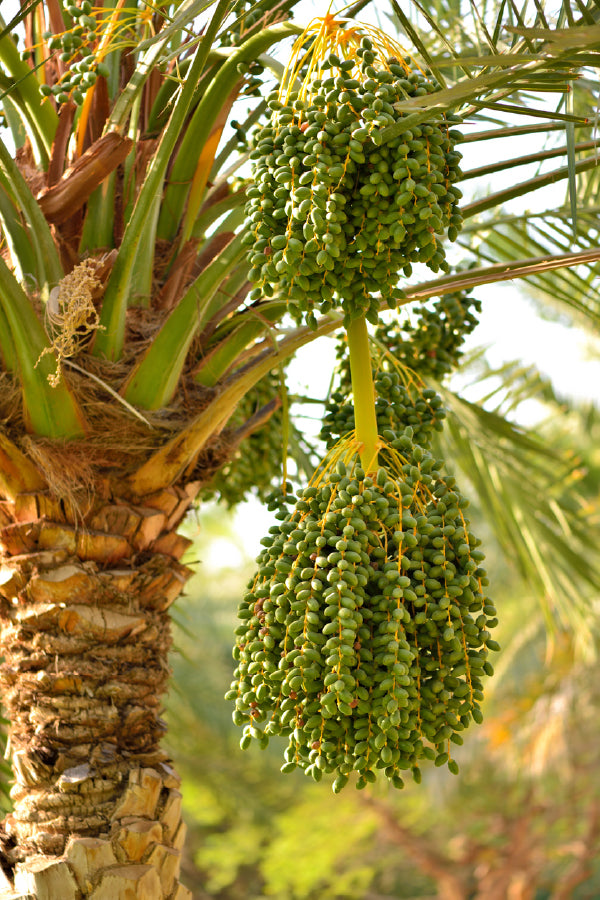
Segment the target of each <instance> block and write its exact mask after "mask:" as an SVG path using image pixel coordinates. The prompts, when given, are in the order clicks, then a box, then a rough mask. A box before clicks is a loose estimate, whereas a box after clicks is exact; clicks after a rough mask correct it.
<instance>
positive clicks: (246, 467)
mask: <svg viewBox="0 0 600 900" xmlns="http://www.w3.org/2000/svg"><path fill="white" fill-rule="evenodd" d="M282 390H285V386H284V385H283V383H282V377H281V373H280V372H279V371H278V370H277V371H274V372H271V373H269V375H267V376H266V377H265V378H263V379H262V380H261V381H259V382H258V384H257V385H256V386H255V388H254V390H252V391H250V392H249V393H248V394H246V395H245V396H244V398H243V400H242V401H241V402H240V404H239V406H238V408H237V410H236V412H235V415H234V416H233V417H232V419H231V421H230V423H229V427H230V428H233V429H234V432H235V429H236V427H237V428H243V427H244V425H245V423H246V422H247V421H248V420H249V419H251V417H252V416H253V415H255V414H256V413H260V412H261V411H262V410H265V409H267V408H268V407H269V406H270V405H274V406H275V410H274V412H272V413H271V415H270V416H269V418H268V419H267V421H266V422H265V423H264V424H263V425H261V427H259V428H257V429H256V430H255V431H253V432H252V433H251V434H249V435H248V437H246V438H245V439H244V440H243V441H242V443H241V445H240V448H239V450H238V451H237V452H236V453H235V455H234V456H233V457H232V459H231V460H230V461H229V462H228V463H227V464H226V465H225V466H224V467H222V468H220V469H219V470H218V471H217V472H216V474H215V476H214V478H213V479H212V480H211V481H210V482H209V483H208V484H207V485H206V487H205V488H204V489H203V490H202V491H201V493H200V498H201V499H202V500H210V499H212V498H214V497H218V499H219V501H220V502H222V503H225V504H226V505H227V506H229V507H231V506H235V505H236V504H238V503H242V502H243V501H244V500H247V499H248V498H249V497H250V496H255V497H258V499H259V500H261V501H267V499H268V498H269V497H270V495H271V494H272V492H273V488H274V482H275V481H276V480H277V478H278V476H279V480H281V470H282V463H283V450H282V438H281V436H282V434H283V433H284V431H285V429H286V427H287V430H288V444H289V445H291V448H292V456H293V455H294V454H293V449H294V448H296V447H300V448H302V446H303V437H302V435H301V434H300V432H299V431H298V429H297V428H296V426H295V425H294V423H293V422H289V421H288V422H287V423H286V422H285V417H286V415H287V412H284V407H283V403H281V402H279V400H280V397H281V394H282ZM234 436H235V434H234Z"/></svg>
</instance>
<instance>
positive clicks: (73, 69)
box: [40, 0, 110, 106]
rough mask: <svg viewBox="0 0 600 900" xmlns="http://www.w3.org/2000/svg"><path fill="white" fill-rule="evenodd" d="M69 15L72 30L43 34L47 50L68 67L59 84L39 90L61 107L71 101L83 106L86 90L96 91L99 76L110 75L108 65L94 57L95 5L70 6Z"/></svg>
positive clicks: (43, 86) (84, 2) (84, 0)
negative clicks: (55, 54) (93, 7)
mask: <svg viewBox="0 0 600 900" xmlns="http://www.w3.org/2000/svg"><path fill="white" fill-rule="evenodd" d="M66 12H67V13H68V14H69V15H70V16H71V18H72V20H73V27H72V28H71V29H70V30H68V31H64V32H62V33H61V34H54V32H52V31H47V32H46V33H45V34H44V38H45V40H47V41H48V49H49V50H52V51H53V52H56V53H59V56H60V59H61V60H62V61H63V62H64V63H66V64H67V65H68V71H67V72H66V74H65V76H64V77H63V78H62V79H61V80H60V81H59V82H57V83H56V84H54V85H48V84H42V85H41V86H40V90H41V92H42V94H44V95H45V96H46V97H49V96H51V95H52V96H53V97H54V98H55V100H56V102H57V103H58V104H63V103H67V102H68V101H69V100H71V101H73V102H74V103H76V104H77V106H80V105H81V104H82V103H83V98H84V95H85V93H86V91H87V90H89V88H91V87H93V86H94V84H95V83H96V81H97V79H98V76H99V75H103V76H104V77H105V78H106V77H108V75H109V74H110V70H109V68H108V66H107V65H106V63H104V62H98V61H97V60H96V59H95V57H94V50H93V47H94V44H95V42H96V39H97V36H98V35H97V26H98V23H97V21H96V19H95V17H94V16H93V15H92V13H93V9H92V4H91V3H90V2H89V0H82V3H81V5H80V6H76V5H71V6H67V8H66Z"/></svg>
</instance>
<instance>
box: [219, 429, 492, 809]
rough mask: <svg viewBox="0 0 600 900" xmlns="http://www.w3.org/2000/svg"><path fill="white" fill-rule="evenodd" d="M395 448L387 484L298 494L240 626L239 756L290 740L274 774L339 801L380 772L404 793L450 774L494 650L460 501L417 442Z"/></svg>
mask: <svg viewBox="0 0 600 900" xmlns="http://www.w3.org/2000/svg"><path fill="white" fill-rule="evenodd" d="M390 437H391V435H390ZM390 449H391V451H392V452H394V453H395V454H396V458H397V459H398V460H400V462H401V465H400V467H399V469H398V470H397V472H396V473H395V475H392V474H390V467H382V468H381V469H380V470H379V471H378V472H377V474H376V475H374V476H373V477H370V476H367V475H365V473H364V471H363V470H362V469H361V468H360V465H359V463H358V461H357V459H354V460H350V461H349V462H348V461H347V462H346V463H342V462H339V463H338V464H337V469H336V470H335V471H333V472H330V473H328V474H327V475H325V476H324V477H323V478H322V480H321V481H320V482H319V483H318V484H315V485H313V486H310V487H308V488H305V489H304V490H300V491H299V492H298V496H297V498H296V499H295V502H294V504H293V507H292V508H291V510H288V511H285V510H284V511H282V512H280V514H279V519H280V521H279V522H278V523H277V524H276V525H275V526H273V527H272V528H271V529H270V533H269V536H268V537H267V538H265V539H264V540H263V544H264V550H263V551H262V553H261V555H260V556H259V559H258V571H257V573H256V576H255V578H254V579H253V581H252V582H251V583H250V584H249V586H248V591H247V593H246V595H245V597H244V599H243V601H242V603H241V606H240V609H239V613H238V615H239V618H240V621H241V624H240V626H239V627H238V628H237V631H236V634H237V640H236V647H235V649H234V657H235V659H236V660H237V668H236V670H235V677H234V681H233V683H232V686H231V690H230V692H229V693H228V695H227V696H228V698H229V699H231V700H233V701H234V702H235V712H234V714H233V718H234V722H235V723H236V724H238V725H241V726H243V728H244V732H243V737H242V739H241V745H242V747H246V746H248V745H250V743H251V742H252V740H253V739H255V740H257V741H258V742H259V744H260V745H261V746H263V747H264V746H266V744H267V743H268V741H269V738H270V737H272V736H274V735H278V736H282V737H284V738H287V741H288V744H287V748H286V750H285V754H284V756H285V763H284V765H283V766H282V771H284V772H288V771H292V770H293V769H295V768H296V767H299V768H300V769H304V770H305V771H306V773H307V774H309V775H311V776H312V777H313V778H314V779H315V780H316V781H320V780H321V778H322V776H323V775H324V774H330V775H332V776H333V777H334V781H333V790H334V792H337V791H339V790H341V788H342V787H343V786H344V785H345V784H346V783H347V782H348V780H349V778H350V776H351V774H352V773H356V774H357V781H356V786H357V787H359V788H361V787H364V786H365V785H366V784H367V783H368V782H372V781H375V779H376V777H377V772H378V770H382V772H383V774H384V775H385V776H386V777H387V778H388V779H390V780H391V782H392V783H393V784H394V785H395V786H396V787H402V786H403V784H404V782H403V777H402V776H403V774H405V773H406V770H412V773H413V776H414V778H415V780H417V781H418V780H420V765H421V763H422V762H423V761H424V760H433V761H434V763H435V764H436V765H438V766H441V765H444V764H445V763H447V764H448V767H449V769H450V770H451V771H452V772H456V771H457V770H458V766H457V763H456V761H455V760H454V759H453V758H452V752H451V747H452V744H453V743H454V744H457V745H459V744H462V741H463V737H462V733H463V731H464V730H465V729H466V728H467V727H468V726H469V724H470V723H471V722H472V721H475V722H480V721H481V719H482V715H481V709H480V702H481V700H482V698H483V693H482V687H483V678H484V677H485V676H486V675H491V674H492V671H493V670H492V666H491V664H490V662H489V660H488V655H489V651H490V650H497V649H499V647H498V644H497V643H496V642H495V641H494V640H493V639H492V637H491V633H490V628H492V627H493V626H494V625H495V624H496V623H497V620H496V613H495V608H494V606H493V605H492V603H491V602H490V601H489V599H488V598H487V597H486V594H485V589H486V586H487V584H488V580H487V577H486V574H485V571H484V569H483V568H482V567H481V560H482V558H483V554H482V553H481V551H480V550H478V549H477V548H478V546H479V544H480V542H479V540H478V539H477V538H476V537H475V536H474V535H473V534H472V533H471V531H470V530H469V522H468V519H467V518H466V517H465V512H464V510H465V507H466V506H467V501H466V500H465V499H464V497H463V496H462V494H461V493H460V491H459V490H458V488H457V486H456V483H455V480H454V478H453V477H451V476H448V475H443V474H442V472H441V467H442V463H441V462H440V461H439V460H436V459H434V458H433V456H432V455H431V454H430V453H429V452H428V451H427V450H425V449H423V448H422V447H420V445H418V444H416V443H415V441H414V436H413V432H412V429H411V428H410V427H406V428H405V429H404V431H403V432H402V433H400V434H397V435H396V436H394V438H393V440H391V441H390ZM290 499H293V498H288V501H289V500H290Z"/></svg>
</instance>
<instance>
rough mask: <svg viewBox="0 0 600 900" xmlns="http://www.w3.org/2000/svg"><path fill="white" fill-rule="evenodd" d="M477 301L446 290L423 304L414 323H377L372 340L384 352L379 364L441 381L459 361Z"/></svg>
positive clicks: (477, 309) (473, 323) (478, 306)
mask: <svg viewBox="0 0 600 900" xmlns="http://www.w3.org/2000/svg"><path fill="white" fill-rule="evenodd" d="M480 311H481V302H480V301H479V300H476V299H475V297H473V296H472V295H470V294H469V293H467V292H466V291H460V292H457V293H453V294H446V295H444V296H442V297H440V298H439V300H437V301H436V302H435V303H433V304H432V307H431V308H428V307H426V306H424V307H423V309H422V310H421V313H420V315H419V317H418V319H417V321H416V323H414V324H413V323H411V322H410V321H409V320H404V321H402V320H400V321H397V322H395V323H393V324H390V325H380V326H379V327H378V328H377V329H376V330H375V343H376V344H377V345H379V347H380V348H381V349H382V350H383V351H384V352H385V353H386V354H387V360H383V364H384V365H387V367H389V366H390V360H393V361H394V363H395V364H397V363H400V364H401V365H404V366H408V367H409V368H410V369H411V370H412V371H413V372H415V373H416V374H417V375H419V376H420V377H421V378H424V379H427V378H434V379H436V380H437V381H441V380H442V379H443V378H444V377H445V376H446V375H448V374H449V373H450V372H451V371H452V370H453V369H454V368H456V366H457V365H458V363H459V361H460V357H461V356H462V349H461V348H462V345H463V344H464V340H465V337H466V336H467V335H468V334H470V333H471V332H472V331H473V329H474V328H475V326H476V325H477V323H478V321H479V319H478V317H477V315H476V313H479V312H480Z"/></svg>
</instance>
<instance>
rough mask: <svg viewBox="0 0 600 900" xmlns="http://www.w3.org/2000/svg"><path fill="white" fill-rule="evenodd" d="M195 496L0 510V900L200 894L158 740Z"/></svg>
mask: <svg viewBox="0 0 600 900" xmlns="http://www.w3.org/2000/svg"><path fill="white" fill-rule="evenodd" d="M195 490H196V486H195V485H190V486H189V487H188V488H187V489H185V490H184V489H180V488H177V489H175V488H173V489H169V490H166V491H161V492H158V493H156V494H154V495H152V496H150V497H145V498H143V500H139V499H138V500H136V501H135V502H132V501H131V500H128V501H125V500H122V499H115V498H114V496H113V495H112V491H111V488H110V485H109V484H107V485H106V489H105V491H104V496H105V498H110V499H104V500H99V499H97V500H96V501H95V502H94V503H92V504H91V507H90V508H89V509H88V511H87V512H86V513H85V514H82V512H81V510H80V509H78V508H76V507H74V506H73V505H72V504H71V503H70V502H69V501H63V500H60V499H58V498H56V497H54V496H52V495H51V494H50V493H49V492H44V491H38V492H34V493H25V494H19V495H18V496H16V497H13V498H12V499H11V500H6V501H4V502H3V503H2V504H1V506H0V521H1V527H0V545H1V549H2V552H3V558H2V569H1V570H0V625H1V638H0V639H1V646H0V649H1V652H2V656H3V665H2V668H1V671H0V680H1V689H2V700H3V703H4V705H5V708H6V710H7V715H8V718H9V720H10V722H11V726H10V734H9V740H10V751H11V759H12V762H13V767H14V773H15V784H14V787H13V788H12V792H11V793H12V799H13V802H14V810H13V812H12V813H11V814H10V815H9V816H7V818H6V819H5V821H4V823H3V825H2V832H0V841H1V848H2V849H1V852H0V863H1V864H2V869H1V870H0V898H1V900H8V898H14V900H16V898H35V900H79V898H88V897H89V898H93V900H125V898H131V900H134V898H135V900H184V898H187V897H191V894H190V892H189V891H188V890H187V889H186V888H184V887H183V886H182V885H181V884H180V883H179V881H178V873H179V864H180V853H181V849H182V846H183V842H184V835H185V825H184V824H183V823H182V821H181V815H180V811H181V794H180V793H179V790H178V788H179V779H178V777H177V776H176V774H175V772H174V771H173V768H172V766H171V764H170V760H169V758H168V755H167V753H166V752H165V751H164V750H163V749H161V746H160V741H161V738H162V736H163V734H164V731H165V725H164V722H163V720H162V719H161V711H162V703H163V695H164V692H165V689H166V684H167V679H168V675H169V668H168V663H167V654H168V650H169V647H170V644H171V637H170V622H169V614H168V609H169V607H170V605H171V604H172V603H173V601H174V600H175V599H176V597H177V596H178V595H179V593H180V592H181V590H182V588H183V586H184V584H185V582H186V580H187V578H188V577H189V574H190V570H189V569H188V568H187V567H185V566H184V565H182V564H181V563H180V562H179V560H180V557H181V555H182V553H183V551H184V550H185V548H186V546H187V545H188V543H189V542H188V541H187V540H186V539H184V538H182V537H180V536H178V535H177V534H176V533H175V529H176V527H177V525H178V524H179V522H180V520H181V518H182V516H183V515H184V513H185V511H186V509H187V507H188V506H189V503H190V500H191V498H192V496H193V495H194V493H195ZM100 493H102V492H100ZM2 872H3V873H4V874H3V875H2V874H1V873H2Z"/></svg>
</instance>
